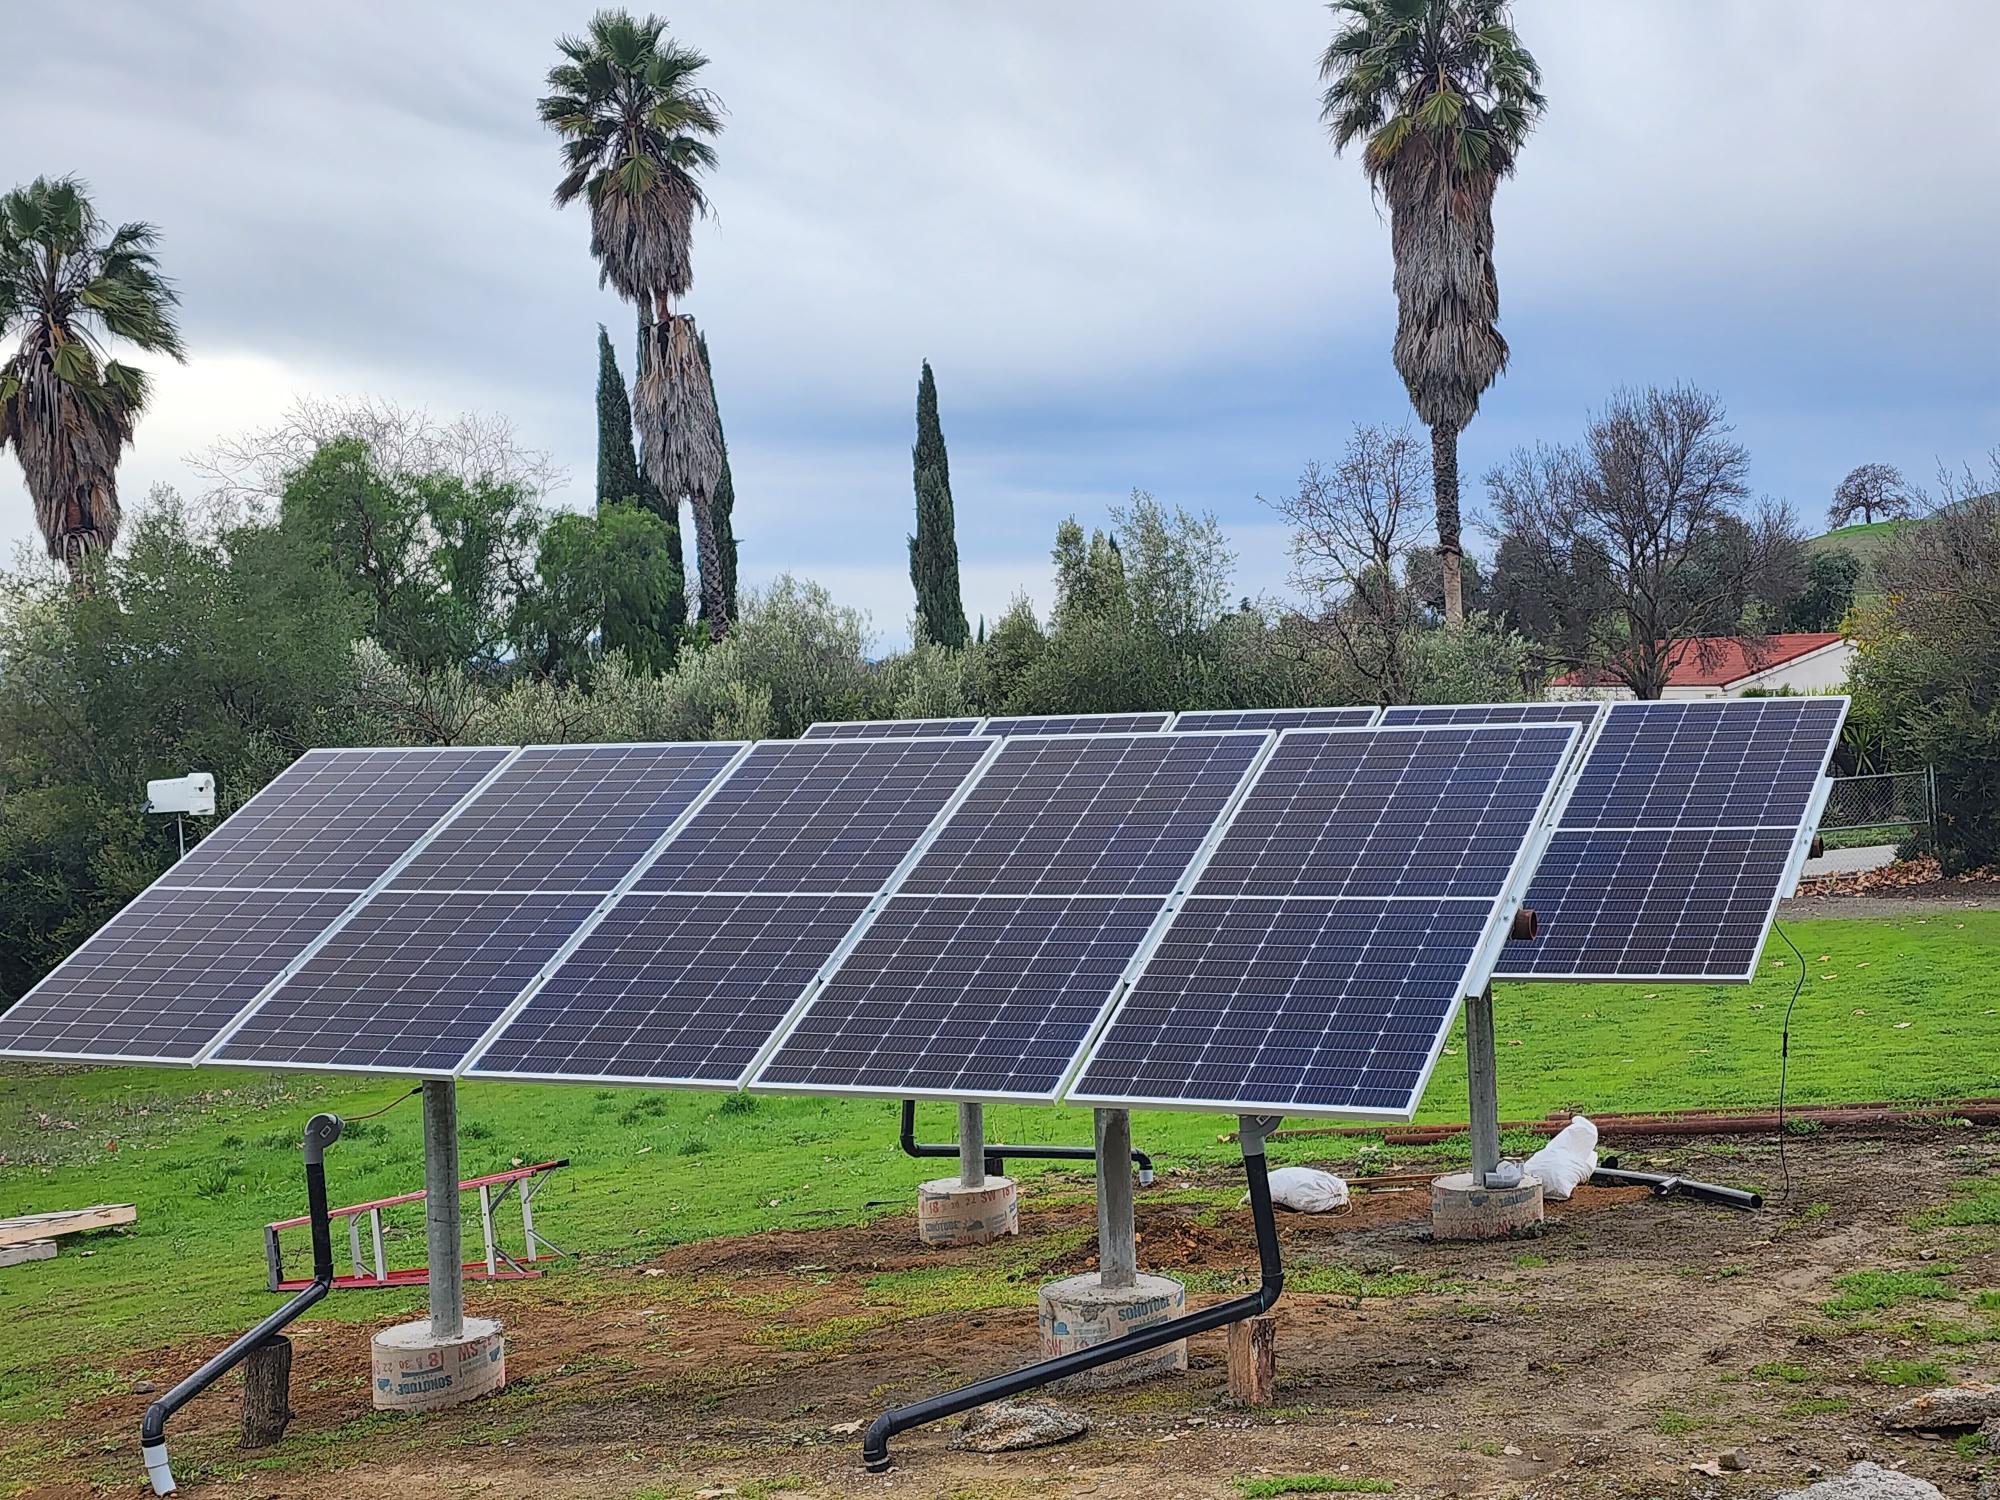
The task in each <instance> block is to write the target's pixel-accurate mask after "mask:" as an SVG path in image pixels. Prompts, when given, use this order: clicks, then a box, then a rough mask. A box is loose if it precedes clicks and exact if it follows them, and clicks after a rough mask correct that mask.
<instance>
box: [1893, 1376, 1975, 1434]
mask: <svg viewBox="0 0 2000 1500" xmlns="http://www.w3.org/2000/svg"><path fill="white" fill-rule="evenodd" d="M1996 1420H2000V1385H1947V1386H1940V1387H1939V1388H1938V1389H1937V1390H1934V1391H1925V1392H1924V1393H1923V1394H1922V1395H1921V1396H1918V1397H1917V1398H1916V1399H1915V1400H1912V1401H1905V1402H1904V1403H1903V1404H1902V1405H1901V1406H1892V1407H1890V1408H1889V1410H1887V1411H1885V1412H1883V1413H1882V1425H1883V1426H1885V1427H1894V1428H1896V1429H1897V1430H1899V1431H1902V1432H1942V1431H1944V1430H1945V1429H1946V1428H1951V1427H1980V1426H1983V1425H1984V1424H1986V1423H1988V1422H1992V1421H1996Z"/></svg>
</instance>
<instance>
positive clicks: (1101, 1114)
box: [1094, 1109, 1139, 1287]
mask: <svg viewBox="0 0 2000 1500" xmlns="http://www.w3.org/2000/svg"><path fill="white" fill-rule="evenodd" d="M1095 1114H1096V1119H1095V1122H1094V1123H1095V1125H1096V1130H1097V1279H1098V1280H1099V1281H1100V1282H1101V1283H1102V1284H1103V1285H1105V1286H1108V1287H1123V1286H1131V1285H1133V1284H1134V1283H1136V1282H1137V1281H1138V1279H1139V1239H1138V1230H1137V1226H1136V1225H1135V1224H1134V1222H1133V1217H1132V1116H1131V1113H1130V1112H1129V1111H1127V1110H1122V1109H1100V1110H1097V1111H1096V1112H1095Z"/></svg>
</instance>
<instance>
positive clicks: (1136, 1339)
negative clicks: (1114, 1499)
mask: <svg viewBox="0 0 2000 1500" xmlns="http://www.w3.org/2000/svg"><path fill="white" fill-rule="evenodd" d="M1239 1123H1240V1124H1241V1127H1242V1128H1241V1130H1240V1131H1239V1138H1240V1142H1241V1145H1242V1147H1243V1175H1244V1177H1245V1178H1247V1179H1248V1181H1249V1184H1250V1217H1251V1220H1252V1222H1253V1223H1254V1224H1255V1225H1256V1227H1257V1265H1258V1270H1259V1272H1260V1273H1261V1276H1262V1280H1261V1281H1260V1283H1259V1285H1258V1287H1257V1290H1256V1291H1254V1292H1252V1293H1250V1295H1249V1296H1247V1297H1232V1298H1231V1299H1230V1300H1229V1301H1227V1302H1218V1303H1216V1304H1215V1305H1214V1306H1213V1307H1204V1308H1202V1309H1201V1310H1200V1311H1199V1312H1192V1313H1189V1314H1187V1315H1186V1316H1185V1317H1179V1318H1174V1319H1171V1320H1170V1321H1168V1322H1165V1323H1156V1324H1154V1325H1153V1326H1152V1327H1151V1328H1142V1329H1140V1330H1139V1331H1138V1332H1137V1333H1128V1334H1126V1335H1125V1336H1124V1337H1123V1338H1117V1339H1112V1340H1111V1341H1110V1342H1108V1343H1103V1344H1095V1345H1092V1346H1091V1347H1090V1348H1088V1349H1078V1350H1076V1351H1074V1352H1073V1353H1070V1354H1064V1355H1060V1356H1058V1357H1057V1358H1055V1359H1045V1360H1043V1361H1042V1362H1041V1363H1040V1364H1033V1365H1029V1366H1028V1367H1027V1368H1026V1369H1023V1370H1013V1371H1010V1372H1009V1373H1007V1374H1005V1375H993V1376H989V1377H988V1378H987V1379H985V1380H976V1381H974V1382H973V1383H972V1384H971V1385H966V1386H960V1387H959V1388H958V1389H957V1390H955V1391H946V1392H945V1393H944V1394H943V1395H941V1396H932V1397H931V1398H930V1399H928V1400H925V1401H915V1402H912V1403H911V1404H910V1405H908V1406H899V1407H897V1408H896V1409H895V1410H893V1411H886V1412H884V1413H882V1415H881V1416H879V1417H877V1418H876V1419H875V1421H874V1424H873V1425H872V1426H871V1427H869V1429H868V1435H867V1437H865V1438H863V1439H862V1442H861V1461H862V1462H863V1463H864V1464H866V1465H867V1467H868V1470H869V1472H870V1473H873V1474H879V1473H881V1472H882V1471H883V1470H884V1469H886V1468H888V1467H889V1439H890V1438H892V1437H894V1436H895V1435H896V1434H897V1433H899V1432H908V1431H909V1430H910V1429H911V1428H912V1427H922V1426H923V1425H924V1424H925V1423H927V1422H935V1421H938V1420H939V1419H940V1418H943V1417H949V1416H955V1415H956V1414H957V1413H959V1412H962V1411H970V1410H972V1408H973V1407H975V1406H984V1405H985V1404H986V1403H987V1402H989V1401H1001V1400H1004V1399H1005V1398H1007V1397H1009V1396H1018V1395H1020V1394H1021V1392H1023V1391H1028V1390H1033V1389H1034V1388H1035V1387H1037V1386H1043V1385H1048V1384H1049V1383H1050V1382H1051V1381H1056V1380H1062V1379H1064V1378H1065V1377H1067V1376H1070V1375H1079V1374H1081V1373H1083V1372H1084V1371H1085V1370H1094V1369H1096V1368H1097V1367H1098V1366H1099V1365H1108V1364H1114V1363H1116V1362H1117V1361H1118V1360H1121V1359H1126V1358H1129V1357H1130V1356H1132V1355H1134V1354H1144V1353H1145V1352H1146V1351H1147V1350H1148V1349H1158V1348H1160V1347H1161V1346H1162V1345H1164V1344H1171V1343H1174V1342H1175V1341H1177V1340H1179V1339H1184V1338H1186V1337H1187V1336H1188V1335H1189V1334H1194V1333H1206V1332H1208V1331H1209V1330H1210V1329H1211V1328H1221V1327H1222V1326H1224V1325H1225V1324H1228V1323H1236V1322H1240V1321H1241V1320H1242V1319H1244V1318H1254V1317H1256V1316H1257V1315H1258V1314H1260V1313H1262V1312H1265V1311H1267V1310H1268V1309H1269V1308H1270V1306H1271V1304H1272V1303H1274V1302H1276V1301H1277V1300H1278V1294H1279V1293H1280V1292H1282V1291H1284V1289H1285V1267H1284V1263H1283V1261H1282V1259H1281V1258H1280V1256H1279V1250H1278V1220H1277V1216H1276V1215H1275V1214H1274V1213H1273V1212H1272V1211H1271V1179H1270V1176H1269V1174H1268V1172H1267V1171H1266V1168H1265V1165H1264V1138H1265V1137H1266V1136H1267V1135H1269V1134H1270V1133H1271V1132H1272V1131H1273V1130H1275V1129H1277V1128H1278V1117H1277V1116H1275V1115H1245V1116H1243V1117H1242V1119H1241V1121H1240V1122H1239Z"/></svg>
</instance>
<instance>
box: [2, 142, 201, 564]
mask: <svg viewBox="0 0 2000 1500" xmlns="http://www.w3.org/2000/svg"><path fill="white" fill-rule="evenodd" d="M158 240H159V232H158V231H157V230H155V229H154V228H153V226H152V225H150V224H121V225H119V226H118V228H117V229H115V230H111V231H110V232H109V233H108V234H107V233H106V225H105V223H104V221H103V220H102V219H100V218H99V217H98V216H97V210H96V209H95V208H94V207H92V205H91V202H90V198H89V196H88V194H87V192H86V190H85V188H84V185H83V184H82V183H81V182H79V181H78V180H77V179H76V178H74V177H59V178H56V179H54V180H53V181H51V180H50V179H49V178H46V177H37V178H36V179H35V180H34V181H33V182H31V183H29V184H28V185H27V186H26V187H24V188H16V189H14V191H13V192H11V193H8V194H7V195H6V196H5V197H4V198H0V341H4V340H6V339H9V338H14V337H18V338H19V340H20V344H19V347H18V348H16V350H15V351H14V353H13V355H12V356H11V357H10V358H9V359H8V360H7V361H6V363H5V364H0V452H4V451H5V450H6V448H7V447H8V445H9V444H12V445H13V449H14V456H15V457H16V458H18V459H19V460H20V462H21V473H22V475H23V477H24V478H25V479H26V481H27V485H28V493H29V495H30V496H32V497H33V499H34V502H35V522H36V525H37V526H39V527H40V528H41V533H42V540H43V542H44V543H45V544H46V545H47V547H48V552H49V556H50V557H52V558H55V559H56V560H57V561H59V562H61V563H63V564H64V565H66V566H67V567H68V568H69V570H70V572H71V574H72V575H73V576H76V577H79V578H80V577H81V576H82V574H83V571H84V569H85V567H86V565H87V562H88V559H90V558H91V557H92V556H93V555H97V554H101V553H105V552H108V551H110V550H111V544H112V543H113V542H114V541H116V540H117V538H118V528H119V525H120V522H121V520H122V512H121V510H120V508H119V504H118V460H119V459H120V457H121V456H122V455H123V454H124V451H125V445H126V444H128V443H130V442H131V441H132V427H133V423H134V422H135V421H136V420H137V418H138V416H139V414H140V412H141V411H143V410H144V409H145V405H146V397H147V395H148V393H149V391H150V389H151V381H150V378H149V377H148V376H147V374H146V372H145V371H143V370H141V369H139V368H137V367H136V366H133V365H128V364H126V363H124V362H123V361H121V360H117V359H113V358H112V357H111V356H110V353H109V350H108V349H107V347H106V340H107V339H123V340H124V341H125V342H127V343H130V344H134V345H136V346H137V347H139V348H141V349H144V350H147V351H149V352H152V353H159V354H167V355H170V356H172V357H173V358H174V359H176V360H179V359H183V358H184V352H183V349H182V345H181V336H180V330H179V329H178V328H177V327H175V324H174V314H173V309H174V307H175V305H176V303H178V301H179V300H180V299H179V298H178V297H177V296H176V295H175V293H174V289H173V286H172V284H171V283H169V282H168V281H167V280H166V279H165V278H164V277H163V276H161V275H160V272H159V262H158V260H157V259H156V258H155V257H154V255H153V246H154V245H155V244H156V243H158Z"/></svg>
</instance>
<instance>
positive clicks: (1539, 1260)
mask: <svg viewBox="0 0 2000 1500" xmlns="http://www.w3.org/2000/svg"><path fill="white" fill-rule="evenodd" d="M1548 1263H1549V1258H1548V1257H1547V1256H1546V1255H1517V1256H1515V1257H1514V1264H1515V1265H1517V1266H1519V1267H1520V1268H1521V1269H1522V1270H1524V1271H1539V1270H1541V1268H1542V1267H1543V1266H1545V1265H1547V1264H1548Z"/></svg>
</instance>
